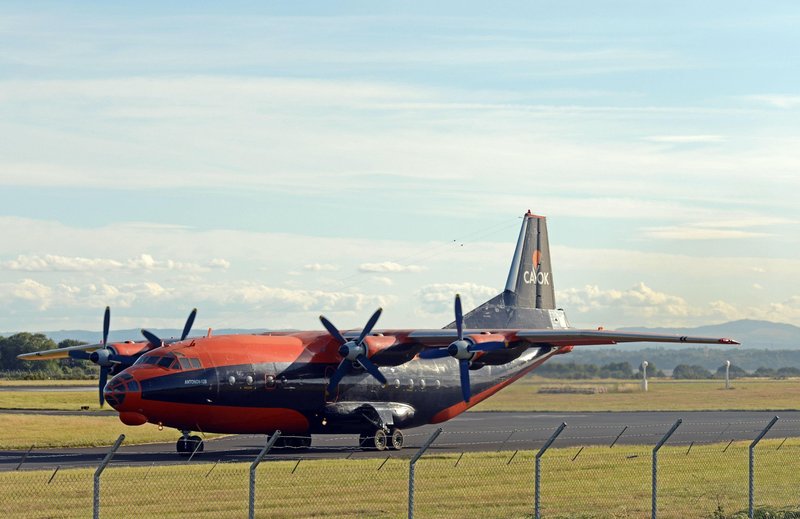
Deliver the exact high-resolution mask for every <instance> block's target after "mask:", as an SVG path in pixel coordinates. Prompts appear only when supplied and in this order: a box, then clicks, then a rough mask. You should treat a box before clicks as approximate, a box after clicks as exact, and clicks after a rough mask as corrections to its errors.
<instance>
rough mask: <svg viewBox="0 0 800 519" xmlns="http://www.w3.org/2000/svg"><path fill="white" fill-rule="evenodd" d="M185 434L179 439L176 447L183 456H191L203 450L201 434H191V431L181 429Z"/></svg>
mask: <svg viewBox="0 0 800 519" xmlns="http://www.w3.org/2000/svg"><path fill="white" fill-rule="evenodd" d="M181 432H182V433H183V436H181V437H180V439H178V443H177V444H176V445H175V447H176V448H177V450H178V454H179V455H181V456H191V455H192V454H195V453H197V452H203V447H204V445H203V439H202V438H200V437H199V436H191V431H181Z"/></svg>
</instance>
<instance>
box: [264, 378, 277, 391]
mask: <svg viewBox="0 0 800 519" xmlns="http://www.w3.org/2000/svg"><path fill="white" fill-rule="evenodd" d="M264 383H265V385H266V387H267V389H272V388H274V387H275V377H274V376H273V375H267V376H266V378H265V379H264Z"/></svg>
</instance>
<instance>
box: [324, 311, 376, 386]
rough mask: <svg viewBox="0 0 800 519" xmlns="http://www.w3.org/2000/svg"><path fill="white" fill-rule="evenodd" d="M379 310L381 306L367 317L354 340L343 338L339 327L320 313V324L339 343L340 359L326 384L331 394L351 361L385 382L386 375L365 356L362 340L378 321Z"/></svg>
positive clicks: (365, 351)
mask: <svg viewBox="0 0 800 519" xmlns="http://www.w3.org/2000/svg"><path fill="white" fill-rule="evenodd" d="M381 312H383V309H382V308H378V309H377V310H375V313H374V314H372V317H370V318H369V321H367V325H366V326H365V327H364V329H363V330H361V334H360V335H359V336H358V339H356V340H354V341H353V340H350V341H348V340H347V339H345V338H344V336H343V335H342V334H341V332H339V329H338V328H336V326H334V325H333V323H331V322H330V321H329V320H328V319H326V318H325V316H322V315H320V316H319V320H320V321H321V322H322V326H324V327H325V329H326V330H328V333H330V334H331V336H332V337H333V338H334V339H336V342H338V343H339V355H341V356H342V361H341V362H340V363H339V366H337V368H336V371H335V372H334V373H333V376H332V377H331V380H330V383H329V384H328V390H327V391H328V393H329V394H332V393H333V392H334V391H336V387H337V386H338V385H339V382H341V380H342V378H344V376H345V375H347V373H349V372H350V370H351V369H352V366H353V363H357V364H358V365H360V366H361V367H362V368H364V369H365V370H366V371H367V373H369V374H370V375H372V376H373V377H375V379H377V380H378V382H380V383H381V384H386V377H384V376H383V373H381V371H380V370H379V369H378V366H376V365H375V364H374V363H373V362H372V361H371V360H369V358H368V357H367V345H366V343H365V342H364V339H366V337H367V335H369V334H370V332H371V331H372V328H374V327H375V323H377V322H378V318H379V317H380V316H381Z"/></svg>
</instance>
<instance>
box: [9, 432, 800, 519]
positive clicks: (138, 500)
mask: <svg viewBox="0 0 800 519" xmlns="http://www.w3.org/2000/svg"><path fill="white" fill-rule="evenodd" d="M778 445H779V443H778V441H776V440H767V441H764V442H763V443H762V444H761V445H760V446H759V448H758V451H757V457H756V461H757V465H756V467H757V470H756V504H757V506H770V507H773V508H778V509H785V508H789V507H797V506H798V505H800V495H799V494H798V493H797V491H796V489H797V487H798V483H799V482H800V481H798V473H799V472H800V471H799V470H798V469H799V468H800V456H799V454H800V440H796V439H790V440H789V441H787V442H786V443H785V444H784V445H782V446H781V448H780V449H778V448H777V446H778ZM725 446H726V444H724V443H722V444H709V445H703V446H695V447H694V448H693V449H692V451H691V452H690V453H688V454H687V450H686V448H685V447H669V446H667V447H664V448H663V449H662V451H661V453H660V458H659V496H660V498H659V517H664V518H687V517H692V518H703V517H715V518H717V519H719V518H722V517H733V514H735V513H741V512H742V511H746V510H747V444H746V443H744V442H743V443H735V444H733V445H731V446H730V447H729V448H728V449H727V450H725V451H724V452H723V449H724V448H725ZM650 449H651V447H649V446H641V447H637V446H620V447H619V448H617V447H615V448H614V449H608V448H607V447H588V448H586V449H584V450H583V451H582V452H581V453H580V455H578V457H577V458H576V457H575V455H576V454H577V449H575V448H571V449H551V450H550V451H548V453H547V454H546V455H545V457H544V458H543V459H542V494H541V506H542V516H543V517H562V518H566V517H570V518H574V517H581V518H587V519H588V518H592V519H605V518H619V517H641V518H646V517H650V496H651V494H650V482H651V479H650V477H651V472H650V452H651V451H650ZM383 462H384V460H381V459H374V458H372V459H361V460H358V459H348V460H303V461H301V462H300V463H299V464H298V462H297V461H275V462H270V461H266V462H264V463H263V464H262V465H261V466H260V467H259V469H258V473H257V480H258V485H257V491H256V505H257V506H256V510H257V516H258V517H270V518H286V519H289V518H306V517H336V518H360V517H382V518H383V517H385V518H401V517H406V514H407V508H406V507H407V501H408V480H407V477H408V461H407V460H404V459H396V458H391V459H389V460H388V461H386V463H385V464H383ZM382 464H383V465H382ZM248 467H249V465H248V464H246V463H236V464H228V463H219V464H217V465H214V464H192V465H178V466H175V465H172V466H160V467H151V466H147V467H114V466H113V465H112V466H111V467H110V468H108V469H107V471H106V472H105V473H104V475H103V478H102V486H101V489H102V495H101V506H102V515H103V516H105V517H120V518H124V517H155V516H158V517H189V516H195V517H243V516H245V515H246V513H247V496H248ZM92 473H93V470H92V469H69V470H67V469H64V470H60V471H59V472H57V473H56V474H55V476H54V475H53V471H52V470H49V471H20V472H2V473H0V489H2V491H0V492H1V493H2V496H3V499H0V514H4V515H6V516H9V517H20V516H22V517H32V518H46V517H56V516H57V517H67V518H70V517H87V516H89V515H90V511H91V505H92ZM533 478H534V453H533V452H527V451H526V452H519V453H516V454H514V453H513V452H512V451H503V452H492V453H475V454H466V455H464V456H463V457H461V458H459V456H458V455H445V456H433V455H432V456H426V457H423V458H422V459H421V460H420V461H419V463H418V464H417V468H416V484H415V487H416V494H415V512H416V516H417V517H459V518H461V517H481V518H483V517H503V518H506V517H532V516H533V502H534V493H533V492H534V489H533ZM21 512H23V513H21ZM715 514H716V515H715ZM736 517H743V516H742V515H739V514H737V515H736ZM773 517H776V516H773ZM777 517H780V516H777Z"/></svg>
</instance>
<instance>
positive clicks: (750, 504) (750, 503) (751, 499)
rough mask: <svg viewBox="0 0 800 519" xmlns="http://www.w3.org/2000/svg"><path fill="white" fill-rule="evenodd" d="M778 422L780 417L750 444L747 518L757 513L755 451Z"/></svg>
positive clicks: (769, 424) (773, 419)
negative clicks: (755, 504)
mask: <svg viewBox="0 0 800 519" xmlns="http://www.w3.org/2000/svg"><path fill="white" fill-rule="evenodd" d="M777 421H778V417H777V416H775V417H774V418H772V420H771V421H770V422H769V423H768V424H767V426H766V427H764V430H763V431H761V434H759V435H758V436H757V437H756V439H755V440H753V443H751V444H750V475H749V499H748V506H747V517H749V518H750V519H753V513H754V512H755V510H754V507H753V503H754V494H755V481H754V478H753V472H754V462H755V454H754V451H755V448H756V445H758V442H760V441H761V438H763V437H764V435H765V434H767V433H768V432H769V430H770V429H772V426H773V425H775V422H777Z"/></svg>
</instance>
